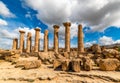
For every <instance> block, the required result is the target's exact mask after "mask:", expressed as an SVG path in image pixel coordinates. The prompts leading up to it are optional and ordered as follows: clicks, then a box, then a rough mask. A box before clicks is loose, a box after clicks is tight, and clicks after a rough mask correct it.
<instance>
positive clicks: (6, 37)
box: [0, 27, 44, 49]
mask: <svg viewBox="0 0 120 83" xmlns="http://www.w3.org/2000/svg"><path fill="white" fill-rule="evenodd" d="M36 28H39V27H36ZM19 30H24V31H25V32H26V33H25V37H24V38H25V43H26V39H27V33H28V32H31V33H32V41H33V42H32V44H33V45H34V39H35V30H34V29H33V28H32V29H30V28H28V27H23V28H22V27H18V28H16V29H13V30H8V29H2V30H0V36H1V38H0V42H1V43H0V48H4V49H11V47H12V39H13V38H18V39H19V37H20V33H19ZM40 39H41V48H42V47H43V46H42V45H43V42H42V41H43V39H44V33H41V32H40ZM8 42H9V43H8ZM25 46H26V44H25Z"/></svg>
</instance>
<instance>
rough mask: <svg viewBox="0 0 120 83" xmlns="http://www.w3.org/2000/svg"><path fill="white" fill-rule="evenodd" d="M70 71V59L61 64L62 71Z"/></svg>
mask: <svg viewBox="0 0 120 83" xmlns="http://www.w3.org/2000/svg"><path fill="white" fill-rule="evenodd" d="M69 69H70V59H66V60H64V61H63V62H62V70H63V71H68V70H69Z"/></svg>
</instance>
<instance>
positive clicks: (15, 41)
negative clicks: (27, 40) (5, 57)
mask: <svg viewBox="0 0 120 83" xmlns="http://www.w3.org/2000/svg"><path fill="white" fill-rule="evenodd" d="M17 48H18V39H17V38H14V39H13V46H12V49H13V50H16V49H17Z"/></svg>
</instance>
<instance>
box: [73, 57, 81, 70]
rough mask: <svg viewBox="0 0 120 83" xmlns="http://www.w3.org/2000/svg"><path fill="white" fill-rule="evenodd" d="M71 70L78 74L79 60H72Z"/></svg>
mask: <svg viewBox="0 0 120 83" xmlns="http://www.w3.org/2000/svg"><path fill="white" fill-rule="evenodd" d="M71 63H72V70H73V71H74V72H80V70H81V69H80V66H81V60H80V59H74V60H72V62H71Z"/></svg>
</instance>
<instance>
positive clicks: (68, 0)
mask: <svg viewBox="0 0 120 83" xmlns="http://www.w3.org/2000/svg"><path fill="white" fill-rule="evenodd" d="M22 1H23V2H25V4H26V5H27V6H29V7H30V8H32V9H34V10H36V11H37V12H38V13H37V15H36V16H37V18H38V19H40V20H42V21H43V22H44V23H46V24H47V25H50V26H51V25H53V24H59V25H61V24H62V23H63V22H65V21H71V22H72V23H83V24H86V25H87V26H90V27H91V29H92V30H93V31H103V30H105V29H106V28H107V27H108V26H111V25H115V26H120V24H119V18H120V12H119V11H120V7H119V4H120V0H94V1H93V0H84V1H83V0H45V1H44V0H36V1H33V0H22Z"/></svg>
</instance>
